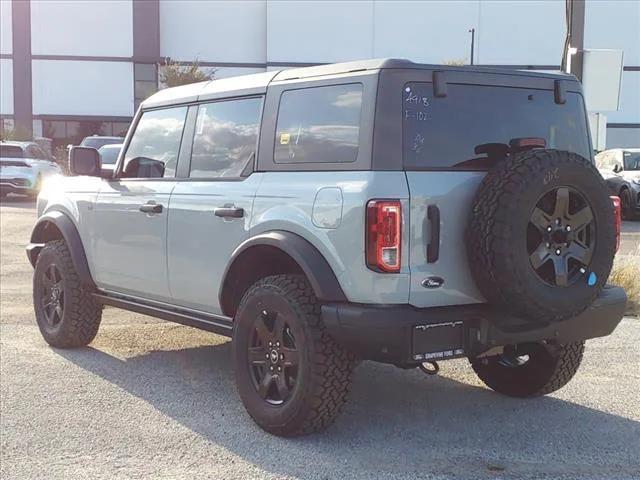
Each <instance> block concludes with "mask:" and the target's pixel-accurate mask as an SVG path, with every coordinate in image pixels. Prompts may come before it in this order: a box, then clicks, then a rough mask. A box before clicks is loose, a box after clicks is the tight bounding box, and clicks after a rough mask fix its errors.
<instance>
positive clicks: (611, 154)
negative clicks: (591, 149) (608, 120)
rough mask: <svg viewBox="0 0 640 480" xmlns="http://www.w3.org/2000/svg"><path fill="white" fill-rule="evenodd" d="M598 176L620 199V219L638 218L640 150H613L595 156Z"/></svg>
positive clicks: (639, 205)
mask: <svg viewBox="0 0 640 480" xmlns="http://www.w3.org/2000/svg"><path fill="white" fill-rule="evenodd" d="M595 159H596V165H597V167H598V170H599V171H600V174H601V175H602V176H603V177H604V179H605V180H606V182H607V185H608V186H609V188H610V189H611V192H612V193H613V194H614V195H617V196H619V197H620V202H621V204H622V218H624V219H627V220H632V219H637V218H640V148H615V149H612V150H605V151H603V152H600V153H599V154H597V155H596V157H595Z"/></svg>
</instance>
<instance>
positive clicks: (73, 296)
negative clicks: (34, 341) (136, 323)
mask: <svg viewBox="0 0 640 480" xmlns="http://www.w3.org/2000/svg"><path fill="white" fill-rule="evenodd" d="M51 265H55V267H56V268H57V270H58V271H59V272H60V275H61V277H62V280H61V282H62V290H63V292H64V307H63V313H62V318H61V320H60V321H59V323H57V324H56V325H51V324H50V323H48V321H47V318H46V314H45V311H44V306H43V300H42V295H43V289H44V284H43V274H44V271H45V269H47V268H49V267H50V266H51ZM33 305H34V309H35V314H36V321H37V323H38V327H39V328H40V332H41V333H42V336H43V337H44V339H45V341H46V342H47V343H48V344H49V345H51V346H53V347H58V348H74V347H82V346H85V345H87V344H89V343H90V342H91V341H92V340H93V339H94V337H95V336H96V334H97V333H98V329H99V327H100V321H101V319H102V306H101V305H99V304H98V303H96V302H95V300H94V299H93V297H92V296H91V292H89V291H88V290H87V289H86V288H85V287H84V286H83V285H82V282H81V281H80V278H79V276H78V273H77V272H76V269H75V267H74V265H73V261H72V259H71V253H70V252H69V249H68V248H67V244H66V243H65V242H64V240H54V241H51V242H48V243H47V244H46V245H45V246H44V248H43V249H42V251H41V252H40V254H39V255H38V260H37V261H36V266H35V270H34V274H33Z"/></svg>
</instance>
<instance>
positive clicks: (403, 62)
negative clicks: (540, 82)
mask: <svg viewBox="0 0 640 480" xmlns="http://www.w3.org/2000/svg"><path fill="white" fill-rule="evenodd" d="M387 69H405V70H439V71H455V72H470V73H490V74H503V75H505V74H506V75H518V76H529V77H546V78H553V79H561V80H575V81H577V79H576V77H575V76H573V75H570V74H566V73H562V72H560V71H558V72H541V71H538V70H519V69H516V68H497V67H483V66H477V65H435V64H427V63H415V62H412V61H411V60H407V59H403V58H380V59H372V60H357V61H353V62H343V63H331V64H326V65H316V66H310V67H301V68H292V69H288V70H281V71H280V72H278V74H277V75H276V76H275V77H274V78H273V80H272V81H274V82H277V81H281V80H292V79H295V78H312V77H318V76H324V75H339V74H341V73H351V72H358V71H367V70H387Z"/></svg>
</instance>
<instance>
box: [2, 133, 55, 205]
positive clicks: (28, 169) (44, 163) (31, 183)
mask: <svg viewBox="0 0 640 480" xmlns="http://www.w3.org/2000/svg"><path fill="white" fill-rule="evenodd" d="M60 173H62V171H61V170H60V167H59V166H58V164H57V163H56V162H55V161H54V159H53V158H52V157H51V155H49V154H47V153H46V152H45V151H44V150H43V149H42V148H41V147H40V146H39V145H38V144H37V143H34V142H4V141H3V142H0V196H1V197H3V198H4V197H5V196H6V195H7V194H8V193H18V194H21V195H29V196H33V197H35V196H36V195H38V192H39V191H40V187H41V186H42V182H43V181H44V179H45V178H47V177H49V176H51V175H55V174H60Z"/></svg>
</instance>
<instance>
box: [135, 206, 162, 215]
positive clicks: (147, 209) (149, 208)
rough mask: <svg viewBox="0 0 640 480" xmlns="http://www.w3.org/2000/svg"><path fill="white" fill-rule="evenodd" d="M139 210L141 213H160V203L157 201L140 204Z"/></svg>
mask: <svg viewBox="0 0 640 480" xmlns="http://www.w3.org/2000/svg"><path fill="white" fill-rule="evenodd" d="M139 210H140V211H141V212H142V213H150V214H154V213H162V205H160V204H158V203H145V204H144V205H140V208H139Z"/></svg>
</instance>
